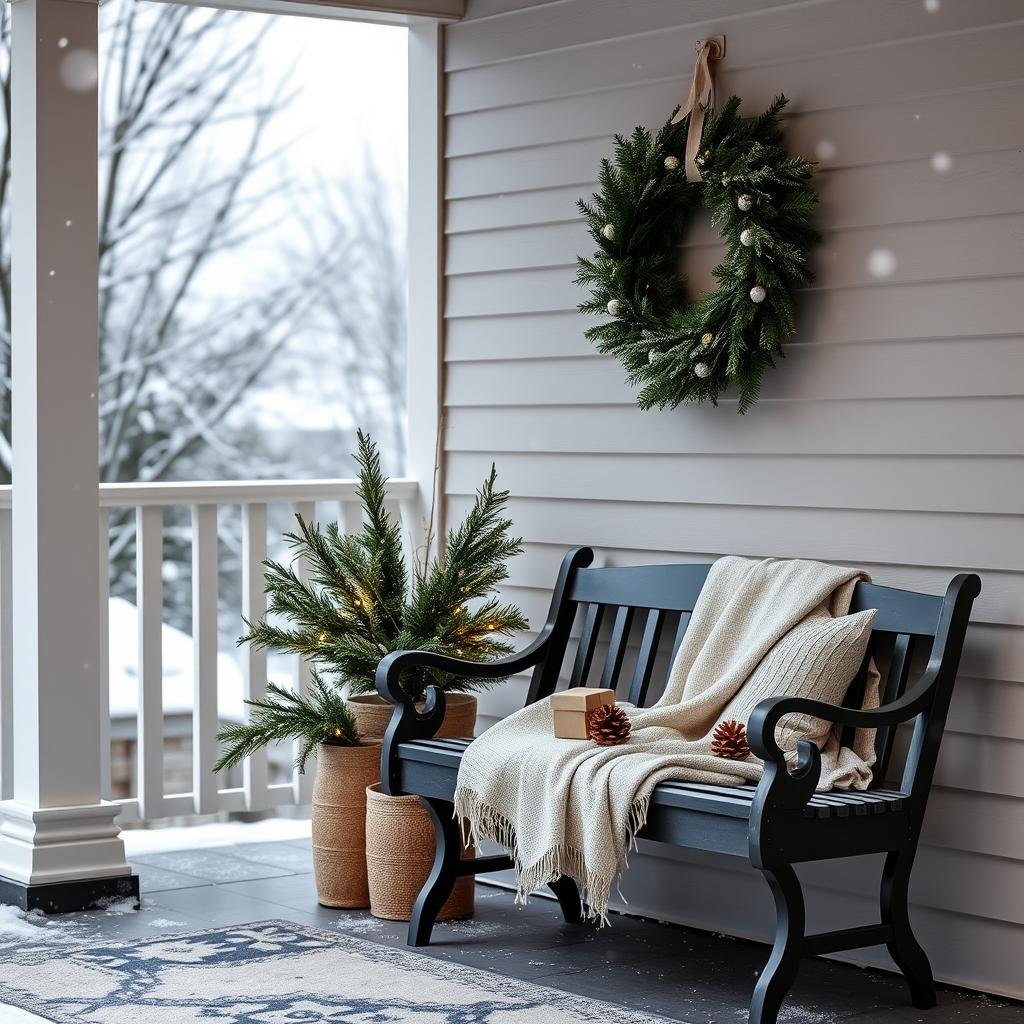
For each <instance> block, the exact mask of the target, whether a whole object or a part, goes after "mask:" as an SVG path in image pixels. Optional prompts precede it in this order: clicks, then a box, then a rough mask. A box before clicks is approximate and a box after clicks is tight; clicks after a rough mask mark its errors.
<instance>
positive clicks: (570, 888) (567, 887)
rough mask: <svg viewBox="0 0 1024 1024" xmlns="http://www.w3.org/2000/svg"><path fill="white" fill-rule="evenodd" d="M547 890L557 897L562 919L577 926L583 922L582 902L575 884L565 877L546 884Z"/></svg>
mask: <svg viewBox="0 0 1024 1024" xmlns="http://www.w3.org/2000/svg"><path fill="white" fill-rule="evenodd" d="M548 888H549V889H550V890H551V891H552V892H553V893H554V894H555V896H557V897H558V905H559V906H560V907H561V908H562V917H564V918H565V920H566V921H567V922H568V923H569V924H579V923H580V922H581V921H582V920H583V900H581V899H580V890H579V887H578V886H577V885H576V883H575V882H574V881H573V880H572V879H571V878H569V877H568V876H567V875H562V877H561V878H557V879H555V881H553V882H549V883H548Z"/></svg>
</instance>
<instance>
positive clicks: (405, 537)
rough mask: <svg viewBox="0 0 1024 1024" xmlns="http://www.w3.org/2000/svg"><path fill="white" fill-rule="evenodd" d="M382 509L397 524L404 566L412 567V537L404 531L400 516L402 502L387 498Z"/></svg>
mask: <svg viewBox="0 0 1024 1024" xmlns="http://www.w3.org/2000/svg"><path fill="white" fill-rule="evenodd" d="M384 508H385V509H386V510H387V512H388V514H389V515H390V516H391V518H392V519H393V520H394V521H395V522H396V523H398V532H399V535H400V536H401V538H402V555H403V557H404V558H405V564H406V565H412V553H413V546H412V535H411V534H410V533H409V531H408V529H406V524H405V521H404V518H403V516H402V502H400V501H399V500H398V499H397V498H388V499H387V501H385V502H384Z"/></svg>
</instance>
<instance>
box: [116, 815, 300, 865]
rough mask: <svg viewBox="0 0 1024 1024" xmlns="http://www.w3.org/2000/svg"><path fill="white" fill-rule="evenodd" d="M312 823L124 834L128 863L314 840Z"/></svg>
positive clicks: (281, 821) (214, 825) (231, 824)
mask: <svg viewBox="0 0 1024 1024" xmlns="http://www.w3.org/2000/svg"><path fill="white" fill-rule="evenodd" d="M310 828H311V826H310V822H309V820H308V819H306V820H303V819H300V818H268V819H266V820H265V821H253V822H241V821H225V822H211V823H210V824H208V825H191V826H189V825H186V826H180V827H177V828H147V829H125V831H123V832H122V833H121V838H122V839H123V840H124V849H125V854H126V855H127V857H128V859H129V860H131V858H132V857H138V856H144V855H145V854H149V853H168V852H171V851H174V850H198V849H209V848H210V847H215V846H234V845H236V844H237V843H280V842H286V841H288V840H294V839H308V838H309V837H310Z"/></svg>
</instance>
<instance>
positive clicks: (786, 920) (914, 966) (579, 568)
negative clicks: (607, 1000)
mask: <svg viewBox="0 0 1024 1024" xmlns="http://www.w3.org/2000/svg"><path fill="white" fill-rule="evenodd" d="M592 561H593V552H592V551H591V550H590V549H589V548H576V549H574V550H571V551H569V552H568V553H567V554H566V556H565V558H564V560H563V562H562V566H561V569H560V571H559V574H558V580H557V582H556V585H555V589H554V593H553V595H552V600H551V610H550V613H549V616H548V620H547V622H546V624H545V625H544V628H543V629H542V630H541V632H540V634H539V636H538V637H537V639H536V640H535V641H534V642H533V643H532V644H531V645H530V646H529V647H527V648H526V649H525V650H523V651H521V652H520V653H518V654H514V655H511V656H509V657H506V658H502V659H501V660H498V661H493V662H489V663H484V664H478V663H471V662H465V661H460V660H457V659H455V658H449V657H445V656H443V655H439V654H433V653H429V652H422V651H400V652H396V653H394V654H391V655H389V656H388V657H387V658H385V659H384V660H383V661H382V662H381V665H380V668H379V670H378V672H377V689H378V691H379V692H380V694H381V696H382V697H384V698H385V699H386V700H388V701H390V702H391V703H393V704H394V705H395V711H394V714H393V716H392V719H391V723H390V725H389V728H388V730H387V735H386V737H385V739H384V745H383V751H382V761H381V778H382V785H383V788H384V790H385V792H387V793H391V794H402V793H412V794H416V795H418V796H420V797H421V798H422V799H423V801H424V803H425V804H426V806H427V808H428V809H429V811H430V814H431V817H432V819H433V823H434V830H435V835H436V839H437V853H436V858H435V861H434V866H433V870H432V871H431V874H430V877H429V878H428V879H427V882H426V883H425V885H424V887H423V889H422V891H421V892H420V895H419V899H418V901H417V903H416V907H415V911H414V914H413V917H412V920H411V921H410V924H409V938H408V942H409V945H411V946H420V945H425V944H426V943H428V942H429V941H430V934H431V930H432V928H433V925H434V921H435V918H436V915H437V913H438V910H439V909H440V907H441V905H442V904H443V903H444V901H445V899H446V898H447V896H448V894H449V893H450V892H451V889H452V886H453V885H454V884H455V881H456V879H457V878H458V877H460V876H463V875H467V874H478V873H481V872H487V871H500V870H505V869H507V868H509V867H511V866H512V862H511V860H510V858H509V857H507V856H504V855H502V856H489V857H476V858H475V859H466V860H460V842H459V830H458V827H457V824H456V822H455V821H454V820H453V815H452V803H451V801H452V798H453V794H454V790H455V780H456V775H457V773H458V768H459V762H460V760H461V758H462V753H463V751H464V750H465V748H466V746H467V745H468V744H469V743H470V742H471V739H470V738H468V737H467V738H466V739H458V740H439V739H437V740H436V739H432V738H431V737H432V736H433V735H434V733H435V732H436V731H437V728H438V725H439V723H440V721H441V719H442V717H443V716H444V708H445V702H444V694H443V693H442V692H441V691H440V690H439V689H437V688H436V687H432V688H431V689H430V690H429V692H428V696H427V700H426V703H425V705H424V706H423V707H422V708H421V709H417V708H416V707H415V706H414V705H413V704H412V703H411V702H409V701H408V699H407V698H405V697H404V695H403V693H402V691H401V689H400V687H399V679H400V677H401V674H402V673H403V671H405V670H406V669H409V668H413V667H417V666H422V667H429V668H434V669H439V670H442V671H445V672H452V673H457V674H459V675H463V676H472V677H480V678H487V677H492V678H494V677H497V678H500V677H503V676H509V675H514V674H516V673H519V672H523V671H524V670H526V669H533V675H532V679H531V682H530V688H529V693H528V696H527V703H531V702H533V701H536V700H540V699H541V698H543V697H547V696H549V695H550V694H551V693H552V692H553V691H554V690H555V688H556V685H557V683H558V681H559V678H560V675H561V670H562V665H563V662H564V661H565V660H566V654H567V649H568V647H569V641H570V636H571V630H572V626H573V622H574V620H575V619H576V617H577V613H581V614H582V619H581V626H580V632H579V642H578V644H577V645H576V649H575V653H574V656H573V663H572V670H571V676H570V680H571V681H570V685H573V686H577V685H582V684H584V683H587V682H588V681H589V682H590V683H591V684H592V685H600V686H607V687H617V686H618V684H619V681H620V680H619V677H620V675H621V674H622V668H623V663H624V661H625V656H626V651H627V644H628V641H629V638H630V635H631V632H632V631H633V627H634V625H635V626H636V627H637V629H638V630H639V634H638V635H639V649H638V653H637V656H636V661H635V668H634V669H633V671H632V673H631V675H630V678H629V681H628V686H626V690H627V692H626V693H625V694H624V696H625V698H626V699H627V700H629V701H631V702H632V703H634V704H636V705H639V706H643V704H644V702H645V700H646V699H647V694H648V690H649V687H650V683H651V677H652V675H653V671H654V665H655V659H656V657H657V655H658V652H659V650H661V645H662V641H663V640H664V641H665V642H666V643H668V642H671V653H672V655H674V653H675V651H676V650H677V649H678V647H679V644H680V642H681V640H682V637H683V634H684V633H685V631H686V628H687V625H688V623H689V619H690V613H691V612H692V611H693V608H694V604H695V602H696V600H697V596H698V594H699V593H700V590H701V587H702V586H703V583H704V580H705V578H706V577H707V573H708V569H709V566H707V565H652V566H636V567H624V568H597V569H595V568H588V566H590V564H591V562H592ZM980 590H981V581H980V580H979V579H978V577H977V576H975V575H966V574H964V575H959V576H957V577H956V578H955V579H953V581H952V582H951V583H950V584H949V587H948V588H947V590H946V593H945V596H944V597H935V596H932V595H928V594H918V593H912V592H909V591H901V590H895V589H893V588H891V587H880V586H875V585H873V584H867V583H860V584H858V585H857V588H856V591H855V593H854V598H853V607H852V609H851V611H860V610H863V609H866V608H876V609H877V610H878V615H877V618H876V620H875V629H874V632H873V634H872V637H871V641H870V645H869V648H868V656H871V655H875V656H876V660H877V661H878V663H879V665H880V667H882V668H883V669H884V672H883V683H882V706H881V707H880V708H879V709H878V710H875V711H862V710H859V708H860V706H861V703H862V697H863V687H864V680H865V676H866V670H867V660H868V659H867V657H866V658H865V661H864V665H863V666H862V667H861V671H860V673H859V674H858V676H857V677H856V678H855V679H854V681H853V683H852V684H851V686H850V689H849V692H848V694H847V697H846V700H845V701H844V706H842V707H839V706H835V705H831V704H824V703H821V702H818V701H813V700H808V699H803V698H797V697H781V698H771V699H768V700H765V701H762V702H761V703H760V704H758V705H757V707H756V708H755V709H754V711H753V713H752V714H751V717H750V720H749V723H748V736H749V742H750V747H751V749H752V750H753V752H754V753H755V754H756V755H757V756H758V757H760V758H761V759H762V760H763V761H764V763H765V771H764V775H763V777H762V779H761V781H760V782H759V783H758V784H757V785H756V786H754V785H743V786H731V787H730V786H708V785H698V784H694V783H686V782H667V783H663V784H662V785H659V786H658V787H657V788H656V789H655V791H654V794H653V797H652V800H651V805H650V814H649V817H648V820H647V825H646V827H645V828H644V830H643V831H642V832H641V833H640V837H641V838H643V839H651V840H657V841H661V842H665V843H672V844H674V845H677V846H685V847H692V848H696V849H701V850H713V851H717V852H719V853H723V854H729V855H731V856H734V857H744V858H746V859H747V860H749V862H750V863H751V864H752V865H754V866H755V867H757V868H759V869H760V870H761V871H762V872H763V873H764V876H765V878H766V879H767V881H768V884H769V886H770V887H771V891H772V894H773V896H774V898H775V907H776V916H777V923H776V930H775V941H774V945H773V947H772V951H771V955H770V957H769V959H768V964H767V966H766V968H765V970H764V971H763V972H762V974H761V976H760V978H759V979H758V982H757V985H756V987H755V989H754V995H753V999H752V1002H751V1004H750V1022H751V1024H773V1022H774V1021H775V1020H776V1017H777V1014H778V1011H779V1007H780V1006H781V1004H782V1001H783V999H784V998H785V996H786V993H787V992H788V991H789V988H790V986H791V985H792V984H793V981H794V979H795V977H796V973H797V967H798V965H799V962H800V958H801V957H802V956H815V955H818V954H824V953H834V952H838V951H840V950H847V949H857V948H860V947H864V946H875V945H881V944H883V943H884V944H885V945H886V946H887V947H888V949H889V953H890V954H891V955H892V958H893V960H895V961H896V964H897V966H898V967H899V969H900V970H901V971H902V972H903V974H904V976H905V977H906V979H907V982H908V983H909V986H910V992H911V998H912V1001H913V1004H914V1006H916V1007H921V1008H925V1007H930V1006H934V1005H935V986H934V983H933V980H932V973H931V966H930V965H929V963H928V958H927V956H926V955H925V953H924V950H923V949H922V948H921V946H920V945H919V943H918V942H917V939H916V938H915V937H914V934H913V932H912V930H911V927H910V918H909V914H908V909H907V887H908V883H909V880H910V872H911V868H912V867H913V863H914V855H915V853H916V851H917V843H918V837H919V835H920V832H921V821H922V818H923V817H924V811H925V806H926V804H927V801H928V792H929V790H930V788H931V783H932V775H933V773H934V770H935V761H936V756H937V755H938V751H939V743H940V741H941V739H942V732H943V728H944V725H945V721H946V713H947V710H948V708H949V701H950V697H951V695H952V692H953V683H954V681H955V679H956V674H957V667H958V664H959V661H960V652H961V649H962V647H963V642H964V633H965V631H966V628H967V623H968V619H969V617H970V611H971V605H972V604H973V602H974V599H975V597H977V595H978V593H979V592H980ZM605 620H610V622H611V629H610V633H609V636H608V647H607V656H606V658H605V660H604V663H603V665H602V666H601V670H600V674H599V675H597V673H596V667H595V665H594V655H595V651H596V649H597V640H598V634H599V631H600V628H601V625H602V622H603V621H605ZM925 645H927V646H925ZM915 649H920V650H919V651H918V653H919V654H921V655H923V654H924V653H925V652H927V663H926V665H925V667H924V668H923V670H922V671H920V672H918V673H916V678H914V680H913V682H912V683H909V684H908V681H909V680H910V679H911V676H912V675H915V673H914V672H913V671H912V659H914V655H915ZM669 663H671V662H670V661H669ZM915 664H916V660H915ZM789 712H803V713H804V714H810V715H814V716H816V717H818V718H823V719H826V720H828V721H831V722H834V723H836V724H837V725H839V726H841V727H842V729H843V739H844V742H848V741H849V739H850V736H851V735H852V731H853V730H854V729H856V728H857V727H861V726H863V727H868V728H873V729H876V730H877V733H876V741H875V747H876V754H877V759H878V760H877V765H876V769H875V779H876V783H875V785H874V786H873V787H872V788H871V789H869V790H868V791H866V792H863V793H858V792H831V793H822V794H816V793H815V785H816V783H817V781H818V776H819V772H820V768H821V760H820V756H819V753H818V748H817V747H816V746H814V744H812V743H807V742H806V741H804V742H801V743H800V745H799V748H798V764H797V767H796V769H795V770H794V771H793V772H790V771H788V770H787V766H786V761H785V757H784V755H783V752H782V751H781V750H780V749H779V747H778V745H777V744H776V742H775V726H776V723H777V722H778V721H779V719H780V718H781V717H782V716H783V715H785V714H787V713H789ZM911 720H913V723H914V724H913V726H912V732H911V736H910V741H909V748H908V750H907V753H906V755H905V756H904V757H903V759H902V760H903V766H902V772H900V773H897V774H899V776H900V778H899V781H898V782H895V783H892V784H885V783H884V780H885V779H886V778H887V777H888V769H889V762H890V759H891V755H892V752H893V738H894V735H895V733H896V727H897V726H898V725H899V724H900V723H903V722H910V721H911ZM868 853H886V854H887V856H886V859H885V866H884V868H883V870H882V879H881V890H880V904H881V915H880V916H881V920H880V921H879V922H878V923H877V924H868V925H862V926H860V927H855V928H843V929H839V930H836V931H830V932H824V933H821V934H816V935H806V934H805V933H804V901H803V894H802V892H801V888H800V882H799V879H798V878H797V875H796V873H795V871H794V870H793V865H794V864H799V863H801V862H805V861H815V860H826V859H830V858H835V857H849V856H854V855H858V854H868ZM551 888H552V890H553V891H554V893H555V895H556V897H557V898H558V902H559V904H560V905H561V910H562V913H563V915H564V916H565V919H566V920H567V921H573V922H575V921H579V920H581V918H582V907H581V902H580V895H579V892H578V891H577V888H576V885H575V883H574V882H572V880H571V879H567V878H562V879H559V880H558V881H556V882H555V883H554V884H553V885H552V886H551Z"/></svg>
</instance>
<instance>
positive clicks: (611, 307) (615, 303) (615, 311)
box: [608, 299, 622, 316]
mask: <svg viewBox="0 0 1024 1024" xmlns="http://www.w3.org/2000/svg"><path fill="white" fill-rule="evenodd" d="M608 312H609V314H610V315H611V316H618V315H619V314H620V313H621V312H622V303H621V302H620V301H619V300H618V299H612V300H611V301H610V302H609V303H608Z"/></svg>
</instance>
